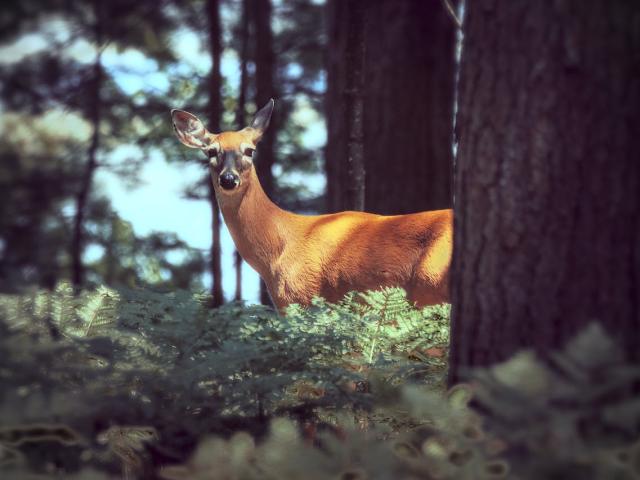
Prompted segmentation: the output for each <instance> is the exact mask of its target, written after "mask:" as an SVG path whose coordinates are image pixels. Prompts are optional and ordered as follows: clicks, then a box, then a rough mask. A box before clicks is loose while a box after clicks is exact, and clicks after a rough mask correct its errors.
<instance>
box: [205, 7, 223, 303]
mask: <svg viewBox="0 0 640 480" xmlns="http://www.w3.org/2000/svg"><path fill="white" fill-rule="evenodd" d="M207 19H208V23H209V50H210V52H211V74H210V75H209V128H210V130H211V131H214V132H219V131H220V117H221V114H222V100H221V89H222V76H221V74H220V59H221V56H222V47H221V41H220V39H221V32H220V5H219V0H207ZM207 175H208V174H207ZM207 185H208V186H209V202H210V204H211V230H212V242H211V276H212V279H211V280H212V284H211V295H212V297H213V300H212V301H213V306H214V307H218V306H220V305H222V304H223V303H224V296H223V293H222V267H221V250H220V209H219V207H218V202H217V200H216V195H215V191H214V189H213V185H212V183H211V181H208V182H207Z"/></svg>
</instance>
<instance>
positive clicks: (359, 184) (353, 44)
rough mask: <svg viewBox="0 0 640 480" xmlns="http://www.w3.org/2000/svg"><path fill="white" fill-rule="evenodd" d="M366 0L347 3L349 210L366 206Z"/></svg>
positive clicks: (346, 92)
mask: <svg viewBox="0 0 640 480" xmlns="http://www.w3.org/2000/svg"><path fill="white" fill-rule="evenodd" d="M365 1H366V0H348V1H347V2H346V3H347V24H348V25H349V29H348V31H347V52H346V56H345V59H344V60H345V62H346V64H347V75H346V85H345V87H346V88H345V91H344V102H342V106H343V108H344V109H345V113H344V115H345V116H346V118H347V132H348V133H347V177H348V179H349V182H348V183H347V185H348V188H347V191H346V194H347V205H346V208H347V209H348V210H358V211H363V210H364V199H365V183H364V178H365V167H364V145H363V141H364V126H363V115H364V98H363V95H364V92H363V75H364V59H365V47H364V29H365V18H366V17H365V12H366V9H365Z"/></svg>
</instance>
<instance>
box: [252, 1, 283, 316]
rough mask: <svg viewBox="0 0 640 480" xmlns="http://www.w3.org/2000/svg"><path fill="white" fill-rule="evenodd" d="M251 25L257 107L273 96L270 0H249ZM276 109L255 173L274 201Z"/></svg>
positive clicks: (264, 292)
mask: <svg viewBox="0 0 640 480" xmlns="http://www.w3.org/2000/svg"><path fill="white" fill-rule="evenodd" d="M251 5H252V8H251V9H252V15H251V19H252V21H253V24H254V32H255V37H254V38H255V47H254V49H253V51H254V55H255V65H256V73H255V78H256V107H257V108H261V107H262V106H264V105H265V104H266V103H267V102H268V101H269V99H270V98H274V97H276V91H275V86H274V76H275V57H274V54H273V33H272V31H271V0H251ZM277 119H278V115H277V110H276V112H274V116H273V117H272V119H271V125H270V127H269V129H268V130H267V132H266V134H265V135H264V137H263V138H262V140H261V141H260V149H259V154H258V158H257V159H256V171H257V173H258V178H259V179H260V183H261V184H262V188H263V189H264V191H265V193H266V194H267V196H268V197H269V198H271V199H273V198H274V181H273V173H272V172H271V168H272V167H273V164H274V162H275V153H274V145H275V138H276V132H277V128H278V121H277ZM260 301H261V302H262V303H263V304H265V305H270V304H271V299H270V298H269V294H268V292H267V288H266V286H265V284H264V282H263V281H262V280H261V281H260Z"/></svg>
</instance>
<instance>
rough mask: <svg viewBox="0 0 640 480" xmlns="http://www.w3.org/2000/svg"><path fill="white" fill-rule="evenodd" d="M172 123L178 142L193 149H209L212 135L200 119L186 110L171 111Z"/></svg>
mask: <svg viewBox="0 0 640 480" xmlns="http://www.w3.org/2000/svg"><path fill="white" fill-rule="evenodd" d="M171 121H172V122H173V129H174V130H175V131H176V135H177V137H178V140H180V141H181V142H182V143H183V144H184V145H186V146H187V147H191V148H200V149H204V148H207V146H208V145H209V143H210V134H209V132H208V131H207V129H206V128H205V126H204V124H203V123H202V122H201V121H200V119H199V118H198V117H196V116H195V115H193V114H191V113H189V112H185V111H184V110H171Z"/></svg>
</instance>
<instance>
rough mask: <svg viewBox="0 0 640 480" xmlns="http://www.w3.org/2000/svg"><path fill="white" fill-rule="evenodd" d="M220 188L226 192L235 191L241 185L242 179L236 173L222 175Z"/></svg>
mask: <svg viewBox="0 0 640 480" xmlns="http://www.w3.org/2000/svg"><path fill="white" fill-rule="evenodd" d="M219 181H220V186H221V187H222V188H224V189H225V190H233V189H234V188H236V187H237V186H238V185H239V184H240V178H238V176H237V175H236V174H235V173H231V172H224V173H223V174H222V175H220V179H219Z"/></svg>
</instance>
